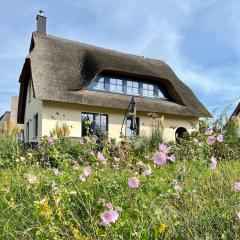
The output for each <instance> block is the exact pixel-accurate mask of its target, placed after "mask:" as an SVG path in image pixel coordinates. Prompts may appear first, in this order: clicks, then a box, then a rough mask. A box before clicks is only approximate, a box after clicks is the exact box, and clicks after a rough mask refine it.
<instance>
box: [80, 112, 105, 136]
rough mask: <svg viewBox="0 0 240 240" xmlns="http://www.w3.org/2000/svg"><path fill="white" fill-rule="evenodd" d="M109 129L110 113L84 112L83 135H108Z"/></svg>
mask: <svg viewBox="0 0 240 240" xmlns="http://www.w3.org/2000/svg"><path fill="white" fill-rule="evenodd" d="M107 131H108V115H107V114H97V113H82V137H84V136H93V135H94V136H98V137H100V138H102V137H104V136H106V134H107Z"/></svg>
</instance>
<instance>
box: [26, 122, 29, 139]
mask: <svg viewBox="0 0 240 240" xmlns="http://www.w3.org/2000/svg"><path fill="white" fill-rule="evenodd" d="M25 137H26V141H27V142H29V122H27V123H26V136H25Z"/></svg>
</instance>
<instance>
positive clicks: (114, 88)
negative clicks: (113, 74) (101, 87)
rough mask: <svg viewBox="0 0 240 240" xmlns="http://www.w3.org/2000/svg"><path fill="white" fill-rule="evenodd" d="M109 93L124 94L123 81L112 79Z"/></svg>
mask: <svg viewBox="0 0 240 240" xmlns="http://www.w3.org/2000/svg"><path fill="white" fill-rule="evenodd" d="M109 91H110V92H120V93H122V92H123V80H122V79H117V78H110V84H109Z"/></svg>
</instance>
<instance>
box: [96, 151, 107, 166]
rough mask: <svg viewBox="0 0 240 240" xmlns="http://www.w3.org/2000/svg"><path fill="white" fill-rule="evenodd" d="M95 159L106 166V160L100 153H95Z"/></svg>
mask: <svg viewBox="0 0 240 240" xmlns="http://www.w3.org/2000/svg"><path fill="white" fill-rule="evenodd" d="M97 158H98V160H99V161H100V162H101V163H103V164H107V160H106V158H105V157H104V155H103V154H102V153H101V152H98V153H97Z"/></svg>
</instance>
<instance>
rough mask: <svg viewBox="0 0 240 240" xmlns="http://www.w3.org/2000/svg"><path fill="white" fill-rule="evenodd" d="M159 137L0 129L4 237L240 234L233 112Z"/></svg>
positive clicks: (239, 148)
mask: <svg viewBox="0 0 240 240" xmlns="http://www.w3.org/2000/svg"><path fill="white" fill-rule="evenodd" d="M155 139H158V138H157V137H156V138H155ZM158 140H159V141H152V140H151V139H148V138H147V137H136V138H133V139H122V141H121V142H119V143H116V142H115V141H114V140H113V139H111V140H109V141H107V140H97V139H95V138H92V137H86V138H84V139H83V141H82V142H74V141H71V140H70V139H68V138H65V137H58V138H54V139H53V138H51V137H43V138H42V140H41V143H40V144H39V145H38V146H36V147H32V148H29V147H27V146H26V145H24V144H23V143H22V142H21V141H20V140H18V138H17V137H16V136H15V135H14V134H6V133H1V135H0V216H1V217H0V239H6V240H7V239H14V240H17V239H24V240H27V239H37V240H40V239H54V240H58V239H59V240H60V239H77V240H88V239H106V240H109V239H110V240H111V239H113V240H115V239H116V240H117V239H197V240H198V239H240V159H239V154H240V136H239V130H238V127H237V126H236V124H235V123H234V121H230V122H229V123H228V124H226V125H225V126H219V124H217V123H215V124H214V123H211V124H209V123H208V122H207V121H206V120H203V121H200V122H199V124H198V128H197V129H196V130H195V131H193V132H192V133H191V134H188V135H187V136H185V138H183V139H179V141H177V142H176V143H175V142H170V143H165V142H163V141H162V138H159V139H158Z"/></svg>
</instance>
